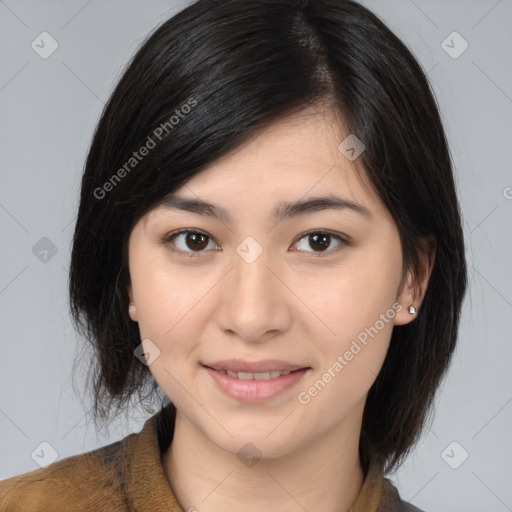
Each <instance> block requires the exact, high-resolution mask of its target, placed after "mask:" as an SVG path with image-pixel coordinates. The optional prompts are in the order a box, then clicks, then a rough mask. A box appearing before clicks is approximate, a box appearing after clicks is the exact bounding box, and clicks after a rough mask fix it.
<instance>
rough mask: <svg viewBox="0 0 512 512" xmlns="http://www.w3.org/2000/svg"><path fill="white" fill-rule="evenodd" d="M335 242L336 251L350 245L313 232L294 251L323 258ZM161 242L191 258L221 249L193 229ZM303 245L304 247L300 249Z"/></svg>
mask: <svg viewBox="0 0 512 512" xmlns="http://www.w3.org/2000/svg"><path fill="white" fill-rule="evenodd" d="M333 240H335V241H337V245H335V246H334V249H336V247H340V246H345V245H348V241H347V240H345V239H344V238H343V237H342V236H340V235H337V234H335V233H331V232H329V231H311V232H309V233H306V234H305V235H302V237H301V238H300V239H299V241H298V242H296V243H295V244H294V246H298V249H293V250H300V251H305V252H313V253H315V252H316V253H318V254H317V256H322V255H323V253H331V252H333V251H334V249H332V248H331V249H329V250H327V248H329V246H331V244H332V241H333ZM303 241H304V242H303ZM161 242H162V243H163V244H164V245H169V244H170V245H171V250H172V251H173V252H176V253H180V254H184V255H187V256H190V257H197V256H199V255H200V254H201V253H202V252H205V251H206V250H207V249H217V250H219V249H220V247H219V245H218V244H216V243H215V242H214V241H213V239H212V238H211V237H210V236H209V235H207V234H206V233H204V232H202V231H198V230H192V229H183V230H181V231H178V232H175V233H171V234H169V235H166V236H165V237H164V238H163V239H162V240H161ZM301 243H302V247H300V245H301ZM306 245H309V247H310V248H312V249H313V250H312V251H309V250H308V249H307V247H306Z"/></svg>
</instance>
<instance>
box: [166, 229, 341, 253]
mask: <svg viewBox="0 0 512 512" xmlns="http://www.w3.org/2000/svg"><path fill="white" fill-rule="evenodd" d="M184 233H192V234H200V235H203V236H205V237H207V238H208V239H210V240H211V241H212V242H214V243H215V244H216V245H217V246H220V244H219V243H218V242H217V241H216V240H215V238H213V237H212V236H211V235H209V234H208V233H207V232H206V231H203V230H201V229H198V228H183V229H179V230H177V231H173V232H171V233H167V234H166V235H164V236H163V237H162V238H161V239H160V240H159V241H160V243H161V244H162V245H166V244H168V243H169V242H172V241H173V239H174V238H176V237H177V236H178V235H181V234H184ZM310 235H330V236H331V237H333V238H335V239H337V240H338V241H339V245H338V246H336V247H335V248H334V249H329V250H328V251H318V252H315V251H300V250H297V249H294V250H293V251H294V252H306V253H310V254H312V255H313V256H314V257H322V256H329V255H331V254H333V253H334V252H336V251H337V249H338V248H341V247H344V246H348V245H350V238H349V237H347V236H345V235H342V234H341V233H338V232H335V231H331V230H328V229H322V228H317V229H311V230H309V231H306V232H305V233H301V234H300V235H299V236H298V237H297V238H296V239H295V241H294V242H293V244H292V247H293V246H294V245H296V244H297V243H298V242H300V241H301V240H302V239H303V238H306V237H307V236H310ZM171 250H172V251H173V252H175V253H178V254H186V255H188V256H200V255H201V253H204V252H207V251H204V250H203V251H182V250H181V249H176V248H172V249H171Z"/></svg>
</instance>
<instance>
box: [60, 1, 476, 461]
mask: <svg viewBox="0 0 512 512" xmlns="http://www.w3.org/2000/svg"><path fill="white" fill-rule="evenodd" d="M320 100H325V101H327V102H329V104H330V105H332V106H333V108H334V109H335V110H336V111H337V112H339V113H340V114H341V116H342V118H343V120H344V123H345V125H346V127H347V128H348V129H349V132H350V133H354V134H357V137H358V138H359V139H360V140H362V141H363V143H364V144H365V146H366V149H365V151H364V153H363V154H362V155H361V156H360V157H359V159H358V162H359V164H360V165H361V166H362V167H363V168H364V170H365V172H366V173H367V175H368V177H369V179H370V181H371V183H372V185H373V187H374V189H375V191H376V193H377V194H378V195H379V197H380V198H381V199H382V201H383V202H384V204H385V205H386V207H387V208H388V209H389V211H390V213H391V214H392V216H393V218H394V221H395V222H396V225H397V227H398V230H399V233H400V238H401V243H402V251H403V260H404V274H405V272H406V271H407V270H413V271H417V269H418V262H419V256H420V255H421V254H422V253H423V251H424V250H425V249H424V245H423V244H424V241H425V240H426V239H427V237H428V236H430V237H431V238H433V239H435V243H436V258H435V264H434V267H433V270H432V275H431V278H430V283H429V286H428V289H427V292H426V295H425V297H424V300H423V303H422V307H421V309H420V310H419V312H418V315H417V318H416V319H415V320H414V321H413V322H411V323H410V324H407V325H403V326H397V327H395V328H394V330H393V334H392V339H391V343H390V348H389V351H388V354H387V357H386V359H385V362H384V365H383V368H382V370H381V372H380V374H379V375H378V377H377V379H376V381H375V383H374V385H373V386H372V388H371V389H370V391H369V394H368V398H367V402H366V407H365V411H364V417H363V425H362V431H361V437H360V456H361V462H362V465H363V468H364V469H365V470H366V468H367V467H368V464H369V461H370V460H376V461H380V463H382V464H383V465H385V466H386V469H387V470H391V469H396V467H398V465H399V464H400V463H401V461H402V460H403V457H404V456H405V455H406V454H407V453H408V451H409V450H410V449H411V447H412V446H413V444H414V442H415V441H416V440H417V438H418V436H419V434H420V432H421V430H422V427H423V425H424V423H425V420H426V418H427V415H428V412H429V411H430V409H431V406H432V402H433V398H434V396H435V392H436V389H437V388H438V386H439V383H440V380H441V378H442V377H443V375H444V373H445V371H446V369H447V367H448V364H449V362H450V359H451V356H452V353H453V351H454V348H455V344H456V339H457V332H458V324H459V315H460V309H461V303H462V300H463V297H464V293H465V289H466V279H467V277H466V263H465V256H464V239H463V233H462V228H461V218H460V211H459V205H458V200H457V195H456V190H455V184H454V178H453V173H452V164H451V159H450V154H449V150H448V146H447V141H446V137H445V133H444V130H443V126H442V123H441V119H440V115H439V111H438V107H437V104H436V101H435V99H434V96H433V93H432V91H431V88H430V85H429V83H428V80H427V78H426V75H425V73H424V72H423V70H422V69H421V67H420V65H419V64H418V62H417V61H416V60H415V58H414V57H413V55H412V54H411V52H410V51H409V50H408V49H407V47H406V46H405V45H404V44H403V43H402V42H401V41H400V40H399V39H398V38H397V37H396V36H395V35H394V34H393V33H392V32H391V31H390V30H389V29H388V28H387V27H386V26H385V25H384V24H383V23H382V22H381V21H380V20H379V19H378V18H377V17H376V16H375V15H374V14H372V13H371V12H370V11H369V10H367V9H366V8H365V7H363V6H361V5H360V4H358V3H356V2H354V1H349V0H311V1H310V2H306V1H303V2H300V1H292V0H255V1H252V2H247V1H245V0H222V1H220V2H215V1H208V0H199V1H197V2H195V3H192V4H191V5H189V6H188V7H187V8H185V9H184V10H182V11H181V12H179V13H178V14H176V15H175V16H173V17H172V18H170V19H169V20H167V21H166V22H164V23H163V24H162V25H161V26H160V27H158V28H157V29H156V30H155V31H154V32H153V33H152V34H150V36H148V38H147V39H146V40H145V41H144V42H143V44H142V45H141V47H140V49H139V50H138V51H137V52H136V54H135V56H134V57H133V59H132V60H131V62H130V63H129V65H128V66H127V69H126V70H125V72H124V74H123V75H122V77H121V79H120V80H119V83H118V84H117V86H116V88H115V90H114V91H113V93H112V95H111V97H110V99H109V101H108V103H107V105H106V106H105V109H104V111H103V113H102V116H101V119H100V121H99V124H98V126H97V128H96V131H95V134H94V137H93V141H92V145H91V147H90V151H89V153H88V157H87V161H86V165H85V170H84V174H83V179H82V188H81V198H80V207H79V212H78V217H77V222H76V229H75V233H74V239H73V248H72V260H71V268H70V281H69V292H70V299H71V312H72V315H73V319H74V321H75V324H76V327H77V329H78V330H79V331H80V332H81V333H82V334H83V335H84V336H85V337H86V338H87V339H88V340H89V341H90V342H91V343H92V346H93V348H94V353H95V358H96V359H95V360H96V365H95V366H94V367H93V380H94V381H93V394H94V400H95V415H96V417H102V418H107V417H108V415H109V413H110V412H111V411H112V410H113V408H114V407H117V410H121V408H122V407H125V406H126V404H127V403H128V400H129V398H130V397H132V396H133V395H135V394H136V393H139V395H140V397H141V399H142V398H144V396H145V394H147V392H149V391H151V389H150V388H151V382H152V377H151V374H150V372H149V371H148V368H147V367H146V366H145V365H143V364H141V363H140V361H139V360H138V359H137V358H136V357H135V356H134V349H135V348H136V347H137V346H138V345H139V344H140V342H141V340H140V337H139V330H138V325H137V324H136V323H134V322H132V321H131V320H130V318H129V316H128V297H127V292H126V289H127V286H128V284H129V273H128V266H127V242H128V238H129V235H130V232H131V230H132V228H133V226H134V224H135V223H136V222H137V221H138V220H139V219H140V218H141V217H142V216H143V215H144V214H146V213H147V212H148V211H150V210H151V209H153V208H155V207H156V206H158V204H159V202H160V201H161V200H162V199H163V197H164V196H165V195H167V194H168V193H170V192H172V191H173V190H174V189H176V188H178V187H180V186H182V185H183V184H184V183H185V182H186V181H187V180H189V179H191V178H192V177H193V176H195V175H196V174H197V173H199V172H201V170H202V169H204V168H205V167H206V166H208V165H211V164H212V163H213V162H214V161H215V160H216V159H218V158H219V157H221V156H223V155H224V154H226V153H227V152H228V151H229V150H231V149H233V148H234V147H235V146H236V145H237V144H239V143H241V142H243V141H244V140H247V138H248V137H250V136H251V134H254V133H255V131H256V130H259V129H261V128H264V127H265V126H266V125H267V124H268V123H269V122H270V121H272V120H275V119H278V118H279V117H281V116H283V115H284V114H285V113H288V112H290V111H293V110H300V109H302V108H305V107H307V106H310V105H313V104H315V103H317V102H318V101H320ZM185 106H187V107H185ZM173 116H174V118H173ZM158 128H160V131H158V130H157V129H158ZM160 132H161V133H160ZM158 133H159V134H160V138H159V137H158V136H157V135H156V134H158ZM149 139H151V140H152V141H153V142H155V146H154V147H152V148H151V150H150V151H149V152H148V154H147V155H146V156H144V158H141V159H140V160H139V159H137V162H135V161H131V160H130V159H131V158H133V152H134V151H136V150H138V148H140V147H142V146H143V145H148V144H149ZM157 139H158V140H157ZM128 162H130V164H129V165H127V163H128ZM123 169H124V171H123ZM148 386H149V387H148ZM148 390H149V391H148Z"/></svg>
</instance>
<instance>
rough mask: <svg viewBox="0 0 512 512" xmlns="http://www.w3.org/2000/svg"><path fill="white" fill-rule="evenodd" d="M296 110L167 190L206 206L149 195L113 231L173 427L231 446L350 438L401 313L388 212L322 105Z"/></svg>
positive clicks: (266, 453)
mask: <svg viewBox="0 0 512 512" xmlns="http://www.w3.org/2000/svg"><path fill="white" fill-rule="evenodd" d="M306 113H307V114H309V115H306ZM306 113H303V114H302V115H300V116H299V115H295V116H294V117H291V118H287V119H283V120H280V121H278V122H275V123H274V124H272V125H271V126H269V127H268V128H267V129H265V130H264V131H262V132H260V133H259V135H258V136H257V137H256V138H254V139H252V140H251V141H250V142H248V143H246V144H245V145H243V146H241V147H239V148H238V149H237V150H236V151H235V152H232V153H230V154H229V155H228V156H227V157H226V158H223V159H222V160H220V161H218V162H216V163H215V164H214V165H211V166H210V167H209V168H208V169H206V170H205V171H203V172H201V173H200V174H198V175H196V176H195V177H194V178H193V179H191V180H190V181H189V182H188V183H187V184H186V185H184V186H182V187H181V188H179V189H178V190H176V191H175V192H174V193H173V196H178V197H179V198H180V199H183V200H189V201H194V202H201V203H208V204H209V205H212V207H209V206H208V207H207V206H201V207H200V208H199V207H195V208H194V210H195V211H189V210H188V209H181V208H179V207H178V206H177V204H178V203H177V202H176V201H174V202H173V204H174V206H173V207H159V208H158V209H155V210H153V211H151V212H150V213H149V214H147V215H146V216H145V217H144V218H142V219H141V220H140V221H139V222H138V223H137V224H136V226H135V227H134V229H133V231H132V233H131V237H130V241H129V269H130V276H131V286H130V289H129V294H130V298H131V300H132V305H131V306H130V316H131V318H132V320H134V321H137V322H138V324H139V328H140V334H141V340H145V341H144V343H143V347H144V350H145V353H146V354H148V361H149V363H150V365H149V368H150V371H151V372H152V374H153V376H154V378H155V379H156V381H157V383H158V384H159V386H160V388H161V389H162V390H163V391H164V392H165V393H166V394H167V395H168V396H169V398H170V399H171V400H172V402H173V403H174V404H175V405H176V407H177V409H178V414H179V415H181V418H182V419H183V420H184V421H185V422H186V423H187V425H188V426H189V427H190V428H192V429H195V431H196V432H197V433H199V434H200V435H201V436H202V437H203V439H205V440H207V441H209V442H211V443H213V444H214V445H216V446H217V447H219V448H221V449H224V450H227V451H229V452H231V453H237V452H238V451H239V450H240V449H241V448H242V447H244V446H248V445H246V443H249V442H250V443H252V444H253V445H254V446H255V447H256V448H257V450H258V451H259V453H261V454H262V456H263V457H269V458H274V457H278V456H280V455H284V454H286V453H290V452H291V451H293V450H297V449H300V448H301V447H304V446H308V445H311V443H314V442H315V441H318V440H320V439H323V438H325V435H326V434H328V433H330V434H333V439H339V440H340V442H344V441H346V440H347V439H348V437H351V436H358V435H359V428H360V422H361V417H362V412H363V407H364V402H365V398H366V394H367V392H368V390H369V388H370V386H371V385H372V383H373V382H374V380H375V378H376V376H377V374H378V373H379V370H380V368H381V365H382V363H383V361H384V358H385V355H386V351H387V349H388V345H389V340H390V337H391V332H392V329H393V326H394V325H397V324H403V323H406V322H409V321H410V320H411V319H412V318H413V317H412V315H410V314H409V313H408V312H407V307H408V306H409V305H410V303H411V302H412V300H411V297H412V295H411V291H410V289H409V286H408V284H407V285H406V287H405V288H404V290H403V291H402V293H401V295H399V291H400V290H399V284H400V279H401V276H402V253H401V245H400V240H399V234H398V231H397V228H396V226H395V224H394V222H393V220H392V218H391V216H390V214H389V212H388V211H387V210H386V208H385V207H384V206H383V204H382V203H381V202H380V200H379V199H378V198H377V196H376V195H375V194H371V193H370V187H369V185H368V184H367V185H368V186H364V185H363V184H362V183H361V182H360V180H359V179H358V178H357V175H356V172H355V170H354V169H353V167H352V166H353V162H351V161H349V159H348V158H346V157H345V156H344V154H343V153H342V152H341V151H340V150H339V149H338V146H339V144H340V143H341V142H342V140H343V138H344V137H345V136H343V137H342V138H340V134H339V133H340V130H339V127H338V125H337V124H336V120H335V118H334V117H333V116H332V114H329V113H322V114H321V113H319V112H316V111H309V112H306ZM349 154H350V153H349ZM363 179H366V177H363ZM320 198H326V199H325V200H323V201H322V200H320ZM335 198H337V199H335ZM312 199H315V200H316V203H311V204H310V206H309V207H308V206H307V205H308V202H309V201H311V200H312ZM332 201H338V205H339V206H338V207H334V206H333V203H332ZM343 202H346V205H345V207H343V204H344V203H343ZM169 204H171V203H170V202H169ZM290 204H292V206H290ZM301 204H302V205H303V206H301ZM182 206H183V207H184V208H185V206H186V205H184V204H182ZM221 211H222V212H223V214H224V215H222V214H220V213H219V212H221ZM275 212H278V213H277V214H276V213H275ZM184 230H188V231H189V232H188V233H187V232H182V233H181V234H178V232H181V231H184ZM416 305H417V304H416ZM227 369H229V370H230V371H231V372H236V373H231V374H227V373H226V372H223V370H227ZM294 369H297V371H292V370H294ZM249 370H253V371H252V372H250V371H249ZM280 370H281V371H285V372H286V371H288V372H291V373H288V374H287V375H286V374H284V375H283V374H281V373H279V374H278V373H270V372H271V371H273V372H278V371H280ZM238 371H240V372H244V373H238ZM254 373H256V374H257V375H253V374H254ZM333 448H334V447H333Z"/></svg>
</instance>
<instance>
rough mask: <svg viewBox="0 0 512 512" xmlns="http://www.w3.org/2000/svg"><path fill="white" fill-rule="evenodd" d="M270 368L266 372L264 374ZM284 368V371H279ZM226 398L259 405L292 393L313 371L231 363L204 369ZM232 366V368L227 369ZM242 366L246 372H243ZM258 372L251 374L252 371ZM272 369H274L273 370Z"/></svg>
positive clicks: (289, 367)
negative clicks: (286, 393)
mask: <svg viewBox="0 0 512 512" xmlns="http://www.w3.org/2000/svg"><path fill="white" fill-rule="evenodd" d="M264 364H266V365H267V368H266V371H263V370H264V369H265V367H264V366H263V367H262V365H264ZM279 365H280V366H284V368H282V369H276V367H277V368H279ZM201 366H202V368H203V369H204V370H205V371H206V373H207V374H208V375H209V378H210V379H211V380H212V381H213V382H214V383H215V384H216V386H217V389H218V390H220V391H221V392H222V393H223V394H224V395H226V396H228V397H230V398H232V399H235V400H236V401H238V402H245V403H259V402H263V401H265V400H270V399H271V398H274V397H276V396H278V395H280V394H283V393H284V392H285V391H287V390H290V389H292V388H293V387H294V386H296V385H297V384H298V383H299V381H301V380H302V379H303V378H304V376H305V375H306V374H307V373H309V371H310V370H311V369H312V368H311V367H309V366H299V365H291V364H288V363H283V362H279V361H272V362H269V361H266V362H259V363H243V362H240V361H227V362H223V363H222V364H220V363H216V364H215V365H212V366H210V365H205V364H203V365H201ZM225 366H228V367H229V368H225ZM240 366H242V367H243V369H240ZM255 366H256V367H257V368H256V369H257V370H258V371H248V369H247V368H248V367H252V368H253V369H254V367H255ZM269 367H270V368H269Z"/></svg>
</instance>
